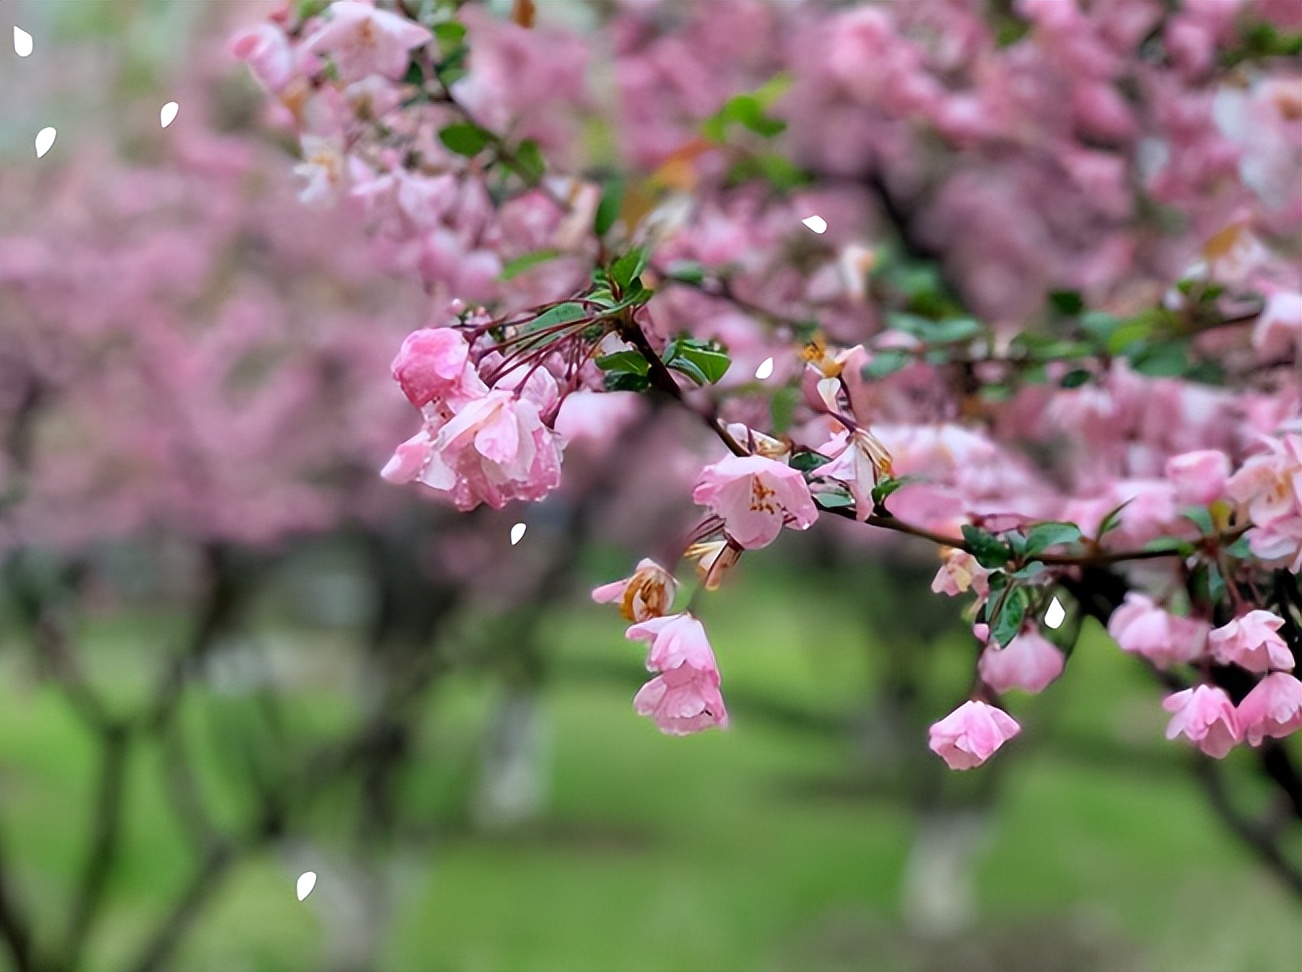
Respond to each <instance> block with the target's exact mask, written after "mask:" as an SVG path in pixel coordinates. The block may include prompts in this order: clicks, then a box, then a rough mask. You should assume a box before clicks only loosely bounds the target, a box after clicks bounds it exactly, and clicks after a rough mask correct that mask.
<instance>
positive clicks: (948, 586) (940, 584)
mask: <svg viewBox="0 0 1302 972" xmlns="http://www.w3.org/2000/svg"><path fill="white" fill-rule="evenodd" d="M990 573H991V572H990V571H988V570H986V568H984V567H982V566H981V565H980V564H979V563H977V560H976V558H975V557H973V556H972V555H971V554H970V553H968V552H967V551H966V550H956V549H953V548H951V549H949V550H946V551H944V562H943V563H942V564H941V565H940V569H939V570H938V571H936V576H935V578H934V579H933V580H932V582H931V590H932V592H933V593H935V594H948V595H949V596H950V597H956V596H957V595H959V594H964V593H966V592H967V591H968V590H969V589H970V590H972V591H975V592H976V595H977V596H978V597H982V598H984V597H985V596H986V594H987V593H988V592H989V590H990V585H989V580H988V578H989V577H990Z"/></svg>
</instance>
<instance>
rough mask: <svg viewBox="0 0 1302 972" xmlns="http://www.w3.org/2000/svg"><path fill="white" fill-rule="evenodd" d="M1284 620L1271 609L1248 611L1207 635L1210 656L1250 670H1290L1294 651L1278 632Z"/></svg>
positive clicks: (1222, 662)
mask: <svg viewBox="0 0 1302 972" xmlns="http://www.w3.org/2000/svg"><path fill="white" fill-rule="evenodd" d="M1283 626H1284V619H1283V618H1281V617H1279V616H1278V615H1275V614H1272V613H1271V612H1270V611H1249V612H1248V613H1247V614H1245V615H1243V616H1242V617H1238V618H1235V619H1234V620H1233V621H1231V622H1230V623H1229V624H1225V625H1222V626H1221V627H1219V628H1216V629H1214V630H1213V631H1212V633H1211V634H1210V635H1209V636H1208V638H1207V647H1208V649H1209V650H1210V651H1211V655H1212V657H1213V658H1215V659H1216V660H1217V661H1218V662H1220V663H1221V664H1222V665H1238V666H1239V667H1240V668H1246V669H1247V670H1248V671H1250V672H1268V671H1271V670H1272V669H1274V670H1280V671H1286V672H1287V671H1292V670H1293V654H1292V652H1290V651H1289V650H1288V645H1286V644H1285V643H1284V639H1283V638H1281V637H1280V636H1279V635H1278V634H1277V632H1278V631H1279V629H1280V628H1282V627H1283Z"/></svg>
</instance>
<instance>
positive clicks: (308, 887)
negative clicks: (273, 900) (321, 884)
mask: <svg viewBox="0 0 1302 972" xmlns="http://www.w3.org/2000/svg"><path fill="white" fill-rule="evenodd" d="M315 887H316V871H304V872H303V873H302V874H300V875H299V876H298V884H296V885H295V886H294V893H295V894H297V895H298V900H299V901H302V900H303V899H304V898H306V897H307V896H308V895H309V894H311V893H312V889H313V888H315Z"/></svg>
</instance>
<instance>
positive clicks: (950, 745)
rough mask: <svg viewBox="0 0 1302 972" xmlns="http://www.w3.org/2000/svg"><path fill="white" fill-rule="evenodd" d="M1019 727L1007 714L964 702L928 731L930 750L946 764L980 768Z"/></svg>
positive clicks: (973, 702) (959, 768) (971, 702)
mask: <svg viewBox="0 0 1302 972" xmlns="http://www.w3.org/2000/svg"><path fill="white" fill-rule="evenodd" d="M1021 731H1022V727H1021V726H1019V725H1018V724H1017V721H1016V720H1015V719H1013V717H1012V716H1010V715H1009V714H1008V713H1007V712H1004V711H1003V710H1002V709H996V708H995V707H994V706H992V705H987V704H986V703H984V702H976V701H968V702H964V703H963V704H962V705H960V706H959V707H958V708H957V709H955V710H954V711H953V712H951V713H950V714H949V715H947V716H945V718H943V719H941V720H940V721H939V722H937V723H934V724H933V725H932V727H931V729H930V730H929V731H928V733H927V736H928V745H929V746H930V747H931V751H932V752H933V753H935V754H936V755H937V756H939V757H940V758H941V759H943V760H944V761H945V762H946V763H948V764H949V768H950V769H955V770H965V769H972V768H973V767H974V766H980V765H981V764H982V763H984V762H985V761H986V760H987V759H989V758H990V757H991V755H993V753H994V752H995V750H997V749H998V748H999V747H1000V746H1002V745H1003V744H1004V743H1006V742H1007V741H1008V740H1010V739H1012V738H1013V737H1014V736H1016V735H1017V734H1018V733H1019V732H1021Z"/></svg>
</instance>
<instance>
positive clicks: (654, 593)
mask: <svg viewBox="0 0 1302 972" xmlns="http://www.w3.org/2000/svg"><path fill="white" fill-rule="evenodd" d="M677 590H678V581H676V580H674V575H673V574H671V573H669V571H667V570H665V569H664V568H663V567H661V566H660V565H659V564H657V563H656V562H655V561H654V560H651V559H649V558H646V557H644V558H642V560H640V561H639V562H638V565H637V570H635V571H634V572H633V576H631V577H626V578H624V579H623V580H619V581H615V582H614V583H612V584H603V585H602V586H601V587H598V588H597V589H596V590H594V591H593V592H592V599H593V600H594V601H596V602H597V603H598V604H610V603H611V602H612V601H619V602H620V604H619V611H620V614H622V615H623V616H624V618H625V619H626V620H628V621H649V620H651V619H652V618H658V617H662V616H663V615H664V614H665V613H666V612H667V611H668V610H669V608H670V607H672V606H673V603H674V594H675V593H676V592H677Z"/></svg>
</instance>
